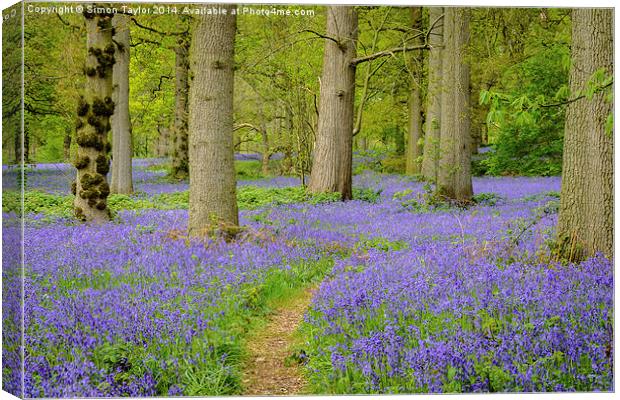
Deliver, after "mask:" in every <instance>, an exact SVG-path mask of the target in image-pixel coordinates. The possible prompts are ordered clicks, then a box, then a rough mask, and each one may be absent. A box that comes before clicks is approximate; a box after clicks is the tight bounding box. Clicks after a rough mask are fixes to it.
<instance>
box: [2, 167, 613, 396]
mask: <svg viewBox="0 0 620 400" xmlns="http://www.w3.org/2000/svg"><path fill="white" fill-rule="evenodd" d="M244 157H245V158H247V157H249V156H244ZM242 158H243V157H242ZM245 158H243V159H245ZM249 159H252V158H251V157H250V158H249ZM240 160H241V158H240ZM363 161H364V162H370V161H368V160H363ZM163 162H164V160H136V161H135V164H134V171H135V173H134V182H135V189H136V191H137V192H138V194H137V195H138V196H146V197H148V196H155V195H158V194H161V193H173V192H182V191H186V190H187V188H188V186H187V183H186V182H185V183H183V182H180V183H175V182H170V181H166V180H165V179H163V178H164V176H165V170H164V169H163V168H158V166H159V165H161V164H162V163H163ZM15 174H16V171H15V170H11V169H7V168H6V167H5V168H4V169H3V182H4V187H5V190H10V189H11V182H13V181H15ZM73 176H74V170H73V167H71V166H69V165H65V164H48V165H41V164H39V165H37V166H36V167H32V168H31V169H30V170H29V171H28V174H27V179H26V184H27V188H28V190H38V191H44V192H47V193H52V194H62V195H66V194H68V192H69V185H70V182H71V179H73ZM298 184H299V183H298V180H297V179H295V178H286V177H276V178H265V179H261V180H250V181H247V180H246V181H240V183H239V185H240V186H241V185H249V186H257V187H278V188H282V187H290V186H295V185H298ZM354 186H355V187H357V188H360V189H370V190H373V191H375V192H377V193H380V196H379V197H378V199H377V200H376V201H375V202H370V201H362V200H352V201H349V202H346V203H341V202H328V203H321V204H312V203H308V202H300V203H294V204H280V205H276V204H273V205H267V206H263V207H259V208H257V209H253V210H245V211H241V223H242V224H243V225H244V226H245V227H246V228H247V229H246V230H245V232H244V233H243V234H242V235H241V236H240V237H239V238H237V239H236V240H235V241H232V242H225V241H223V240H219V239H217V238H211V239H205V240H202V241H196V240H190V239H188V238H187V237H186V236H185V233H184V229H185V227H186V225H187V217H188V216H187V211H186V210H181V209H180V210H140V212H138V211H122V212H119V213H118V215H117V216H116V218H115V220H114V221H112V222H110V223H107V224H104V225H89V224H79V223H76V222H75V221H73V220H72V219H71V218H67V217H57V218H54V219H52V220H50V219H49V218H43V217H42V216H41V215H38V214H35V213H32V214H28V215H27V217H26V223H25V233H24V240H25V246H26V252H25V259H24V265H25V271H24V273H25V277H26V279H25V281H24V293H25V303H24V312H25V315H24V323H25V376H24V377H23V379H24V383H25V393H24V395H25V396H26V397H76V396H77V397H94V396H116V397H118V396H126V395H128V396H156V395H170V396H175V395H203V396H204V395H216V394H237V393H240V392H241V391H242V384H241V378H240V376H241V375H240V374H241V368H242V360H243V340H244V335H246V334H247V331H248V329H251V326H252V321H253V320H254V319H255V318H257V317H261V316H264V315H265V313H266V312H267V311H265V310H264V309H263V308H264V304H263V301H262V300H261V299H263V297H264V296H265V293H266V291H268V290H273V288H274V287H275V286H278V285H281V286H290V287H303V286H309V285H317V286H318V289H317V291H316V294H315V297H314V299H313V302H312V304H311V306H310V309H309V310H308V312H307V313H306V315H305V320H304V323H303V325H302V327H301V332H302V335H303V337H304V338H305V344H304V349H305V352H306V354H308V362H307V364H306V365H305V371H306V373H307V377H308V380H309V383H310V390H314V391H317V392H321V393H414V392H424V393H426V392H494V391H525V392H530V391H611V390H613V373H612V371H613V347H612V346H613V331H612V327H613V264H612V261H611V260H608V259H606V258H604V257H602V256H596V257H594V258H592V259H589V260H587V261H585V262H583V263H580V264H566V263H561V262H559V261H555V260H554V259H553V257H552V256H551V251H550V249H549V245H550V243H551V240H552V238H553V234H554V226H555V224H556V222H557V208H558V191H559V190H560V180H559V178H554V177H551V178H519V177H502V178H490V177H489V178H486V177H485V178H474V191H475V193H476V194H477V196H476V200H477V204H476V205H475V206H471V207H468V208H466V209H465V208H456V207H445V206H441V205H437V204H433V203H432V202H430V201H429V199H430V197H429V196H428V190H429V188H428V187H426V186H425V185H424V184H423V183H420V182H417V181H416V180H414V179H413V178H408V177H403V176H399V175H380V174H377V173H374V172H368V171H366V172H363V173H361V174H359V175H356V176H355V178H354ZM3 230H4V232H3V233H4V234H3V250H4V251H3V255H4V257H3V279H4V286H3V288H4V298H3V303H4V304H3V306H4V312H3V323H4V329H5V332H4V337H5V339H4V347H3V354H2V357H3V362H4V368H3V378H4V379H3V382H4V389H5V390H8V391H10V392H13V393H19V392H20V385H21V382H20V381H21V378H22V377H21V372H20V359H19V351H18V346H19V340H20V339H19V326H20V319H21V314H20V313H21V305H20V303H19V297H20V290H21V284H20V274H19V270H18V269H17V268H15V266H16V265H19V261H20V258H19V257H20V253H19V251H17V250H15V249H17V248H18V242H19V225H18V221H16V217H15V215H14V214H7V213H4V215H3ZM249 327H250V328H249Z"/></svg>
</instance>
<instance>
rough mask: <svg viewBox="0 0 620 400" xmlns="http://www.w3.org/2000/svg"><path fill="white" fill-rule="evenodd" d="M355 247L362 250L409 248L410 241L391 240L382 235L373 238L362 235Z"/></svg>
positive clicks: (387, 250)
mask: <svg viewBox="0 0 620 400" xmlns="http://www.w3.org/2000/svg"><path fill="white" fill-rule="evenodd" d="M355 248H356V249H360V250H368V249H375V250H380V251H385V252H390V251H399V250H406V249H408V248H409V243H407V242H405V241H402V240H395V241H390V240H388V239H386V238H384V237H381V236H378V237H372V238H364V237H360V239H359V241H358V242H357V243H356V245H355Z"/></svg>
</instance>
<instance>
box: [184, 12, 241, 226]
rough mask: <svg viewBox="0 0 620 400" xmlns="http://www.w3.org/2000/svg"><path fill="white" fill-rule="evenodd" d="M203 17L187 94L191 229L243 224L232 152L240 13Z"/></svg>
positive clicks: (195, 36) (193, 51) (199, 22)
mask: <svg viewBox="0 0 620 400" xmlns="http://www.w3.org/2000/svg"><path fill="white" fill-rule="evenodd" d="M222 7H223V8H225V9H226V10H228V11H227V14H226V15H204V16H201V17H200V18H199V20H198V24H197V25H196V29H195V31H194V38H193V41H192V46H193V49H192V53H191V54H192V57H191V68H192V71H194V78H193V81H192V83H191V85H190V87H191V89H190V96H189V107H190V117H189V132H190V135H189V163H190V169H189V182H190V190H189V191H190V193H189V232H190V235H192V236H202V235H204V234H206V233H209V232H211V231H213V230H214V229H216V228H218V227H219V228H222V227H223V228H227V227H232V226H237V225H238V224H239V215H238V211H237V197H236V181H235V164H234V154H233V76H234V72H233V67H234V42H235V30H236V15H231V10H232V9H233V8H234V6H230V5H226V6H222Z"/></svg>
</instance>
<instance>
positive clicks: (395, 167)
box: [380, 155, 406, 174]
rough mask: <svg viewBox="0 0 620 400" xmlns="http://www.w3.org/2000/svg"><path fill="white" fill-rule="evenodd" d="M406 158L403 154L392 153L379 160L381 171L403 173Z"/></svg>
mask: <svg viewBox="0 0 620 400" xmlns="http://www.w3.org/2000/svg"><path fill="white" fill-rule="evenodd" d="M405 165H406V159H405V157H404V156H399V155H394V156H391V157H386V158H385V159H384V160H382V161H381V171H380V172H384V173H387V174H403V173H405Z"/></svg>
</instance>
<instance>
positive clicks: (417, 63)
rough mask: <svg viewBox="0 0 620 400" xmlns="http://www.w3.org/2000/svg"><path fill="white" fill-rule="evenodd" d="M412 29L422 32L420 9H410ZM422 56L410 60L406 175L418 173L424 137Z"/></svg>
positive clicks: (420, 40)
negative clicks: (410, 78) (411, 76)
mask: <svg viewBox="0 0 620 400" xmlns="http://www.w3.org/2000/svg"><path fill="white" fill-rule="evenodd" d="M411 20H412V28H413V29H414V32H422V7H412V8H411ZM422 43H423V41H422V36H418V37H417V38H416V39H415V40H414V41H413V43H412V44H413V45H422ZM423 62H424V55H423V52H422V50H418V51H416V53H415V57H413V60H412V66H411V70H412V72H413V74H414V76H413V79H412V81H411V91H410V93H409V131H408V138H407V158H406V173H407V174H408V175H414V174H418V173H420V161H419V158H420V155H422V147H421V146H420V139H422V137H423V136H424V133H423V131H422V90H421V89H422V71H423V69H424V68H423Z"/></svg>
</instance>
